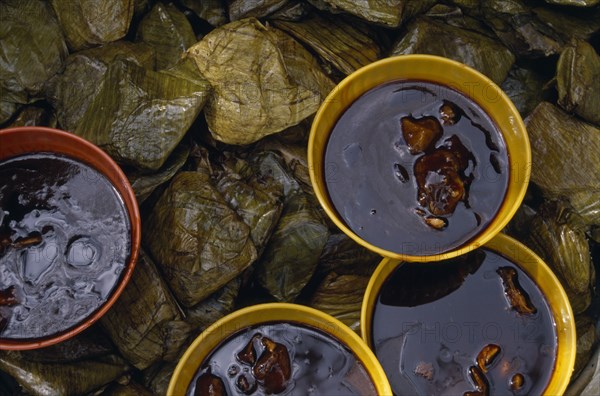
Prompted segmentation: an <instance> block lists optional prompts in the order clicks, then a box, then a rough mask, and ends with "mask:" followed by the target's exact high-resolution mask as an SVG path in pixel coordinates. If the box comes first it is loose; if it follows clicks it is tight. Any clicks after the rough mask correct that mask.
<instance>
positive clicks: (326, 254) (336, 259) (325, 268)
mask: <svg viewBox="0 0 600 396" xmlns="http://www.w3.org/2000/svg"><path fill="white" fill-rule="evenodd" d="M380 261H381V256H379V255H377V254H376V253H373V252H371V251H370V250H367V249H365V248H364V247H362V246H360V245H359V244H358V243H356V242H354V241H353V240H352V239H350V238H349V237H348V236H347V235H346V234H342V233H337V234H331V235H330V236H329V238H328V239H327V243H326V244H325V247H324V248H323V252H322V253H321V257H319V271H320V272H325V273H328V272H334V271H335V272H336V273H337V274H338V275H367V276H370V275H371V274H372V273H373V271H374V270H375V267H377V265H378V264H379V262H380Z"/></svg>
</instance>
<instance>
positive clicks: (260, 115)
mask: <svg viewBox="0 0 600 396" xmlns="http://www.w3.org/2000/svg"><path fill="white" fill-rule="evenodd" d="M187 54H188V56H189V57H190V58H191V59H193V60H194V61H195V62H196V64H197V65H198V68H199V69H200V71H201V72H202V74H203V75H204V76H205V77H206V78H207V79H208V81H209V82H210V83H211V85H212V87H213V94H212V95H211V97H210V99H209V101H208V103H207V105H206V107H205V109H204V114H205V116H206V121H207V123H208V127H209V129H210V131H211V133H212V135H213V136H214V138H215V139H217V140H219V141H222V142H225V143H228V144H249V143H253V142H255V141H257V140H259V139H260V138H262V137H265V136H267V135H270V134H273V133H277V132H280V131H282V130H284V129H286V128H287V127H289V126H292V125H295V124H297V123H299V122H300V121H302V120H303V119H305V118H307V117H309V116H310V115H312V114H314V113H315V112H316V111H317V109H318V107H319V105H320V103H321V101H322V100H323V99H324V98H325V96H326V95H327V94H328V93H329V91H330V90H331V89H332V88H333V83H332V82H331V81H330V80H329V79H328V78H327V77H326V76H325V74H324V73H323V72H322V71H321V69H320V67H319V65H318V64H317V62H316V60H315V59H314V58H313V56H312V55H311V54H310V53H309V52H308V51H306V50H305V49H304V48H303V47H302V46H301V45H300V44H298V43H297V42H296V41H294V39H292V38H291V37H289V36H288V35H287V34H285V33H283V32H282V31H280V30H278V29H275V28H271V27H268V26H264V25H263V24H261V23H260V22H259V21H258V20H256V19H254V18H248V19H243V20H240V21H235V22H231V23H229V24H227V25H223V26H221V27H219V28H217V29H215V30H213V31H212V32H211V33H209V34H208V35H206V36H205V37H204V38H203V39H202V40H201V41H200V42H199V43H197V44H196V45H194V46H193V47H191V48H190V49H189V50H188V52H187Z"/></svg>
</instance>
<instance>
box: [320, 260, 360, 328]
mask: <svg viewBox="0 0 600 396" xmlns="http://www.w3.org/2000/svg"><path fill="white" fill-rule="evenodd" d="M368 283H369V276H364V275H338V274H336V273H335V272H330V273H329V274H328V275H327V276H325V278H324V279H323V282H321V284H320V285H319V287H318V288H317V290H316V291H315V293H314V294H313V295H312V298H311V300H310V303H309V305H310V306H311V307H313V308H315V309H319V310H321V311H323V312H326V313H328V314H329V315H332V316H333V317H335V318H336V319H338V320H340V321H342V323H344V324H346V325H347V326H348V327H350V328H351V329H352V330H354V331H356V332H357V333H358V332H360V309H361V306H362V301H363V296H364V293H365V290H366V289H367V284H368Z"/></svg>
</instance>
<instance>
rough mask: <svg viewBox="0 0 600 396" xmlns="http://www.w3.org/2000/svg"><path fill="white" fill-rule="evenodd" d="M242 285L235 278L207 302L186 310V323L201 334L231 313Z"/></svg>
mask: <svg viewBox="0 0 600 396" xmlns="http://www.w3.org/2000/svg"><path fill="white" fill-rule="evenodd" d="M241 285H242V281H241V279H240V278H239V277H238V278H235V279H233V280H231V281H229V283H227V284H226V285H225V286H224V287H223V288H222V289H221V290H219V291H217V292H215V293H213V295H211V296H210V297H208V298H207V299H206V300H204V301H202V302H201V303H199V304H197V305H195V306H193V307H191V308H186V309H185V314H186V318H185V320H186V322H188V323H190V324H191V325H192V326H193V327H194V329H195V331H196V332H201V331H203V330H204V329H206V328H207V327H208V326H210V325H211V324H213V323H214V322H216V321H217V320H219V319H221V318H222V317H223V316H225V315H227V314H229V313H231V312H232V311H233V309H234V308H235V299H236V298H237V296H238V293H239V291H240V286H241Z"/></svg>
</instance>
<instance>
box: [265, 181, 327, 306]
mask: <svg viewBox="0 0 600 396" xmlns="http://www.w3.org/2000/svg"><path fill="white" fill-rule="evenodd" d="M315 206H316V204H315V203H313V202H310V200H309V198H308V196H307V195H306V194H305V193H303V192H301V193H296V194H293V195H292V196H291V197H289V198H288V199H287V200H286V203H285V206H284V209H283V213H282V215H281V218H280V219H279V223H278V224H277V227H276V228H275V231H274V233H273V235H272V236H271V239H270V240H269V243H268V244H267V246H266V248H265V251H264V252H263V254H262V256H261V258H260V260H259V261H258V262H257V263H256V266H255V277H256V281H257V282H258V284H260V285H261V286H262V287H263V288H265V289H266V290H267V291H268V292H269V293H270V294H271V295H272V296H273V297H275V298H276V299H277V300H278V301H287V302H291V301H293V300H294V299H295V298H296V297H298V295H299V294H300V292H301V291H302V289H303V288H304V286H306V284H307V283H308V281H309V280H310V279H311V277H312V276H313V274H314V272H315V270H316V267H317V264H318V263H319V257H320V256H321V252H322V251H323V247H324V246H325V243H326V242H327V237H328V236H329V231H328V229H327V226H325V225H324V224H323V220H322V218H321V215H320V213H319V212H318V211H317V210H316V209H315Z"/></svg>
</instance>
